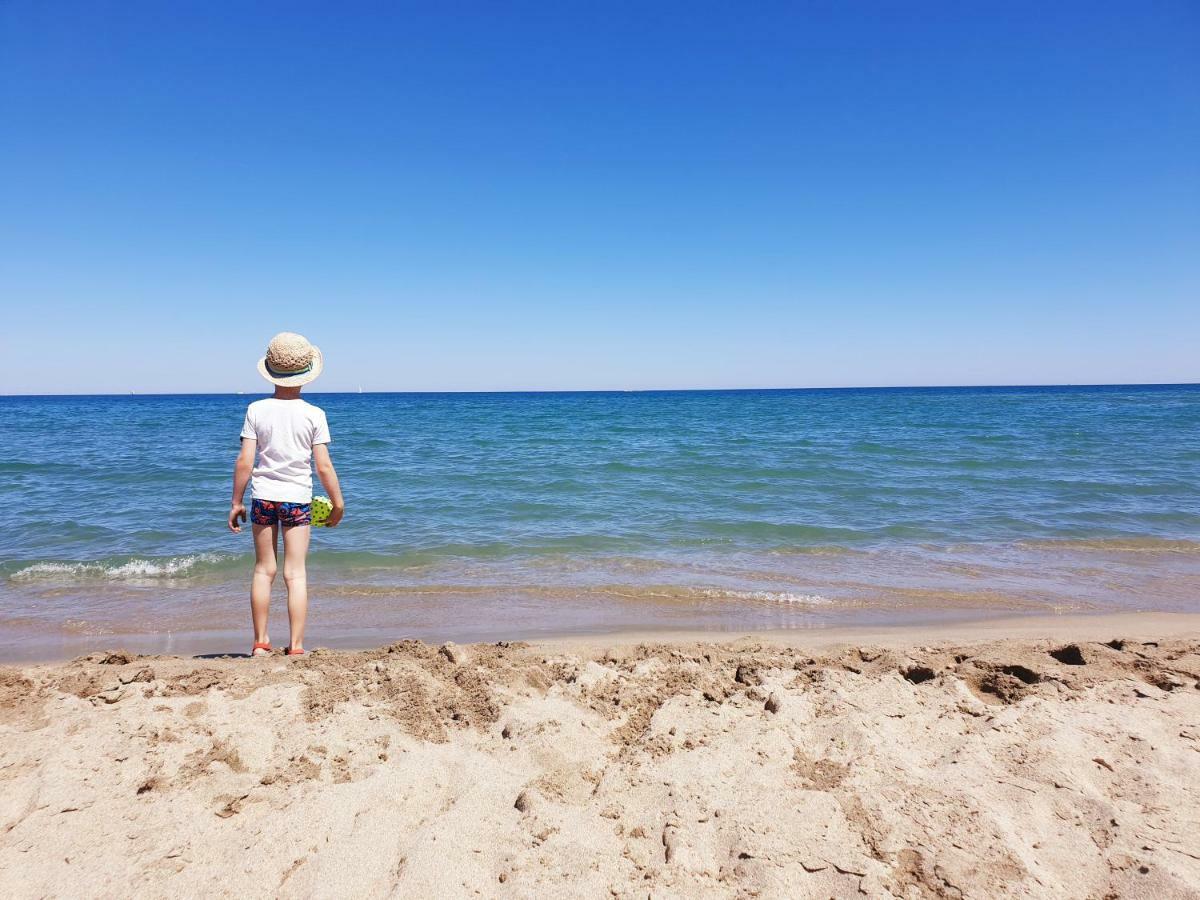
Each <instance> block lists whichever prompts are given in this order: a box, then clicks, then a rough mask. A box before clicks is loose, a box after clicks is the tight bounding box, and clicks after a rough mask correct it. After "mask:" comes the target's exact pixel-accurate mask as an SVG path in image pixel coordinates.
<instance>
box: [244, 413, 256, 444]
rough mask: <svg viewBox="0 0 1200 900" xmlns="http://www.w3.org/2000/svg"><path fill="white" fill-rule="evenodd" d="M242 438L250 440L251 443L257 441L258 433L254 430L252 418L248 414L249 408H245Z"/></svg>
mask: <svg viewBox="0 0 1200 900" xmlns="http://www.w3.org/2000/svg"><path fill="white" fill-rule="evenodd" d="M242 437H244V438H250V440H252V441H256V440H258V432H257V431H256V430H255V428H254V418H253V416H251V414H250V407H248V406H247V407H246V421H244V422H242Z"/></svg>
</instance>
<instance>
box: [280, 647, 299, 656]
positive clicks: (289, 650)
mask: <svg viewBox="0 0 1200 900" xmlns="http://www.w3.org/2000/svg"><path fill="white" fill-rule="evenodd" d="M283 652H284V654H285V655H287V656H302V655H303V654H304V651H303V650H293V649H292V648H291V647H288V648H287V649H286V650H284V651H283Z"/></svg>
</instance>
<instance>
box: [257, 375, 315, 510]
mask: <svg viewBox="0 0 1200 900" xmlns="http://www.w3.org/2000/svg"><path fill="white" fill-rule="evenodd" d="M242 437H244V438H253V439H254V440H256V441H258V459H257V461H256V462H255V465H254V475H253V477H252V478H251V479H250V495H251V496H252V497H253V498H254V499H255V500H274V501H276V502H280V503H311V502H312V448H313V445H314V444H328V443H329V442H330V437H329V423H328V422H326V421H325V412H324V410H322V409H319V408H318V407H316V406H313V405H312V404H311V403H307V402H305V401H304V400H300V399H296V400H278V399H276V398H275V397H268V398H266V399H265V400H255V401H254V402H253V403H251V404H250V406H249V407H247V409H246V422H245V424H244V425H242Z"/></svg>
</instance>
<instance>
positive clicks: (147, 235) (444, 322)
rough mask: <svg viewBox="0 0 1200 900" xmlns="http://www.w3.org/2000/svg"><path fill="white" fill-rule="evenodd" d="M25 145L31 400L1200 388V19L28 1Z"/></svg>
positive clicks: (13, 236)
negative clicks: (298, 375) (296, 369)
mask: <svg viewBox="0 0 1200 900" xmlns="http://www.w3.org/2000/svg"><path fill="white" fill-rule="evenodd" d="M0 123H3V124H0V134H2V138H0V303H2V304H3V328H2V329H0V393H22V392H76V391H79V392H86V391H98V392H107V391H111V392H125V391H129V390H136V391H145V392H151V391H226V390H230V391H232V390H245V391H256V390H259V389H260V388H261V385H262V384H263V383H262V382H261V381H260V380H259V379H258V376H257V374H256V373H255V370H254V362H255V360H256V358H257V356H258V355H260V354H261V351H262V349H263V347H264V346H265V344H266V342H267V340H268V339H269V338H270V336H271V335H272V334H273V333H274V332H276V331H279V330H284V329H287V330H295V331H301V332H303V333H305V334H307V335H308V336H309V337H311V338H312V339H313V340H314V341H315V342H316V343H318V344H320V345H321V347H322V348H323V350H324V351H325V354H326V359H327V369H326V374H325V376H324V377H323V378H322V379H321V381H320V382H318V384H317V385H314V388H316V387H318V386H319V388H320V389H322V390H342V389H351V390H353V389H355V388H357V387H358V386H360V385H361V386H362V387H363V388H364V389H366V390H504V389H577V388H622V389H625V388H655V387H659V388H676V387H757V386H764V387H766V386H810V385H811V386H827V385H888V384H981V383H1005V384H1012V383H1047V382H1054V383H1060V382H1073V383H1084V382H1112V381H1119V382H1125V381H1150V382H1158V381H1197V380H1200V365H1198V363H1197V359H1198V357H1197V347H1198V346H1200V296H1198V293H1200V292H1198V288H1200V6H1197V5H1196V4H1195V3H1194V2H1190V0H1179V2H1153V0H1150V2H1144V0H1143V2H1132V0H1131V2H1124V3H1108V2H1102V0H1101V2H1094V0H1093V2H1086V3H1075V2H1054V3H1045V2H1036V3H1031V2H969V3H964V2H947V3H934V2H919V0H917V2H899V0H897V2H874V3H868V2H850V0H846V2H819V3H803V2H793V3H770V2H762V3H733V2H725V3H706V2H703V0H691V2H687V3H655V2H636V3H633V2H631V3H593V2H587V3H582V2H579V3H576V2H547V3H521V2H515V3H478V4H473V3H453V2H439V3H422V4H397V3H382V2H381V3H356V2H342V3H336V4H334V3H306V2H287V3H283V2H279V3H272V2H257V3H249V4H248V3H223V2H215V0H204V2H182V0H173V2H171V3H162V2H148V0H120V2H100V0H88V2H79V3H71V2H57V3H44V2H40V0H6V2H3V3H0Z"/></svg>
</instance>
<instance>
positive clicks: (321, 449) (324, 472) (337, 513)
mask: <svg viewBox="0 0 1200 900" xmlns="http://www.w3.org/2000/svg"><path fill="white" fill-rule="evenodd" d="M313 463H315V464H316V467H317V477H318V478H320V479H321V484H323V485H325V490H327V491H328V492H329V502H330V503H331V504H332V505H333V511H332V512H330V513H329V518H328V519H326V520H325V526H326V527H327V528H333V527H334V526H335V525H337V523H338V522H340V521H342V516H343V515H345V513H346V504H345V502H344V501H343V500H342V488H341V485H339V484H338V477H337V472H335V471H334V469H333V460H332V459H330V458H329V445H328V444H313Z"/></svg>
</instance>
